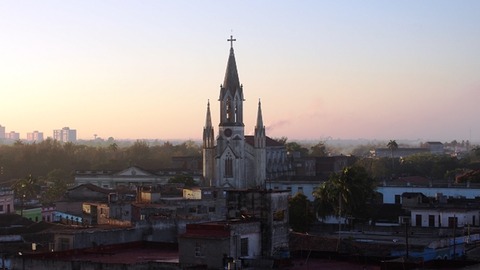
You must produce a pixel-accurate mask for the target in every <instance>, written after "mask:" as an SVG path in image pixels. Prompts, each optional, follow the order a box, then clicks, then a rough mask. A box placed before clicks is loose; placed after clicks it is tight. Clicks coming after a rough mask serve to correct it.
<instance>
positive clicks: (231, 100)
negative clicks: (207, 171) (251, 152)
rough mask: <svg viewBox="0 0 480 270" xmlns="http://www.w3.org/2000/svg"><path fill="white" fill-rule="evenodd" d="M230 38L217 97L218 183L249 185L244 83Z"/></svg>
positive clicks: (222, 184) (233, 186)
mask: <svg viewBox="0 0 480 270" xmlns="http://www.w3.org/2000/svg"><path fill="white" fill-rule="evenodd" d="M227 41H229V42H230V55H229V57H228V62H227V69H226V71H225V78H224V80H223V84H222V85H221V86H220V96H219V98H218V101H219V102H220V123H219V125H218V136H217V147H216V149H217V153H216V154H217V156H216V159H217V162H216V172H217V174H216V176H217V177H216V178H217V183H216V185H217V186H220V187H226V188H228V187H230V188H246V182H245V181H246V180H245V132H244V129H245V125H244V124H243V101H244V98H243V86H242V85H241V84H240V80H239V78H238V71H237V64H236V61H235V54H234V50H233V42H234V41H235V39H234V38H233V37H232V36H230V39H228V40H227Z"/></svg>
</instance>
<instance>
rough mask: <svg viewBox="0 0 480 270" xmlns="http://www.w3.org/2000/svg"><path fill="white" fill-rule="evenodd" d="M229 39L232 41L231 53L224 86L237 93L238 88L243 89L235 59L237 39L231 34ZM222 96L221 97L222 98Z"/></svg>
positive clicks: (232, 92)
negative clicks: (234, 46) (234, 47)
mask: <svg viewBox="0 0 480 270" xmlns="http://www.w3.org/2000/svg"><path fill="white" fill-rule="evenodd" d="M227 41H230V55H229V57H228V62H227V70H226V71H225V78H224V80H223V88H225V89H226V90H227V91H230V92H231V94H232V95H233V94H235V92H236V91H237V90H241V85H240V80H239V79H238V71H237V63H236V61H235V53H234V51H233V42H234V41H236V39H234V38H233V36H230V38H229V39H227ZM221 98H222V97H220V99H221Z"/></svg>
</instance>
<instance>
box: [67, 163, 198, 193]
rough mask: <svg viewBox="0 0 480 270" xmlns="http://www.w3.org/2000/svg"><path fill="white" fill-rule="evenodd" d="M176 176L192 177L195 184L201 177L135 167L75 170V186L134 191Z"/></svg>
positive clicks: (195, 174)
mask: <svg viewBox="0 0 480 270" xmlns="http://www.w3.org/2000/svg"><path fill="white" fill-rule="evenodd" d="M177 175H188V176H192V178H193V180H194V181H195V182H200V178H201V175H200V174H198V173H195V172H191V171H187V170H158V171H150V170H145V169H142V168H140V167H137V166H132V167H129V168H127V169H124V170H120V171H115V170H76V171H75V180H74V181H75V185H76V186H79V185H83V184H92V185H96V186H99V187H102V188H105V189H115V188H119V187H124V188H130V189H133V190H134V189H136V188H138V187H145V186H146V187H151V186H153V187H156V186H160V185H166V184H168V181H169V180H170V179H171V178H173V177H175V176H177Z"/></svg>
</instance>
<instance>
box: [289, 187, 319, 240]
mask: <svg viewBox="0 0 480 270" xmlns="http://www.w3.org/2000/svg"><path fill="white" fill-rule="evenodd" d="M288 214H289V221H290V227H291V228H292V230H294V231H296V232H307V231H308V228H309V227H310V225H311V224H312V223H313V222H314V221H315V214H314V212H313V211H312V207H311V203H310V201H309V200H308V199H307V196H305V195H303V194H302V193H297V194H295V195H294V196H293V197H292V198H290V200H289V201H288Z"/></svg>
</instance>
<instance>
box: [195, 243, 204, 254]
mask: <svg viewBox="0 0 480 270" xmlns="http://www.w3.org/2000/svg"><path fill="white" fill-rule="evenodd" d="M203 256H204V255H203V245H202V244H201V243H198V242H197V243H195V257H203Z"/></svg>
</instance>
